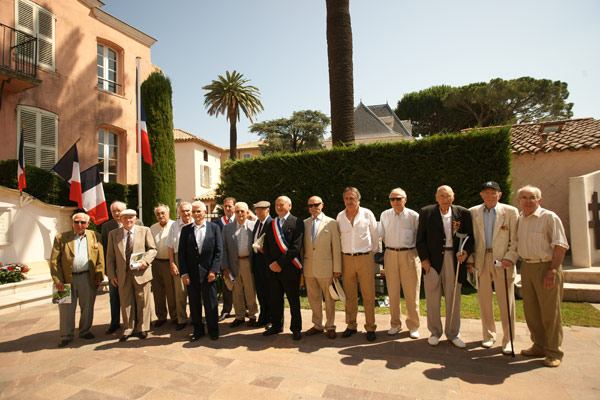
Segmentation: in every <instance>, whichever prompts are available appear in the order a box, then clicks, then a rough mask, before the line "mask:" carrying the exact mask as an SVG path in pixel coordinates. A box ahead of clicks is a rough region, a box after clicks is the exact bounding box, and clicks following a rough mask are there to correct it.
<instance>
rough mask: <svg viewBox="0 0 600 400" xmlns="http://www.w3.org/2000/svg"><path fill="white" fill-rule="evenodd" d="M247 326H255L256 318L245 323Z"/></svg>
mask: <svg viewBox="0 0 600 400" xmlns="http://www.w3.org/2000/svg"><path fill="white" fill-rule="evenodd" d="M246 325H248V326H256V318H250V319H249V320H248V322H246Z"/></svg>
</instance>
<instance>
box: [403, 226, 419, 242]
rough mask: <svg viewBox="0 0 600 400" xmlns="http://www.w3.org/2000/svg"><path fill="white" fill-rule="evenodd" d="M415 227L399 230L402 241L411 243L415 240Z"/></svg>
mask: <svg viewBox="0 0 600 400" xmlns="http://www.w3.org/2000/svg"><path fill="white" fill-rule="evenodd" d="M415 235H416V229H415V228H402V230H401V231H400V237H401V238H402V242H404V243H413V242H414V241H415Z"/></svg>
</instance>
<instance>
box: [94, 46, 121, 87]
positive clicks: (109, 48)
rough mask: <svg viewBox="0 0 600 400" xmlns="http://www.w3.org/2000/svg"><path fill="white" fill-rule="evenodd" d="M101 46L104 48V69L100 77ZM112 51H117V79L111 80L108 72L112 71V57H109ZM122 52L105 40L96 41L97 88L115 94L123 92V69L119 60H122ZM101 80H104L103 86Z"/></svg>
mask: <svg viewBox="0 0 600 400" xmlns="http://www.w3.org/2000/svg"><path fill="white" fill-rule="evenodd" d="M99 47H102V48H103V51H102V53H103V54H102V61H103V62H102V69H103V76H102V77H100V74H99V73H98V68H99V67H100V65H99V64H98V57H99V56H100V54H99V53H98V50H99ZM109 51H112V52H113V53H115V60H114V62H115V70H114V72H115V81H111V80H110V79H109V76H108V74H109V73H110V71H111V69H110V68H109V62H110V58H109V57H108V52H109ZM121 54H122V52H121V51H120V50H119V49H118V48H115V47H114V46H111V45H110V44H108V43H106V42H103V41H97V42H96V77H97V80H98V82H97V86H96V87H97V88H98V89H99V90H103V91H105V92H109V93H113V94H121V84H120V83H119V81H120V79H119V78H120V76H119V75H120V71H121V69H120V68H119V62H120V60H121ZM100 80H102V87H101V86H100V82H99V81H100ZM111 84H113V85H114V87H115V90H114V91H112V90H110V85H111Z"/></svg>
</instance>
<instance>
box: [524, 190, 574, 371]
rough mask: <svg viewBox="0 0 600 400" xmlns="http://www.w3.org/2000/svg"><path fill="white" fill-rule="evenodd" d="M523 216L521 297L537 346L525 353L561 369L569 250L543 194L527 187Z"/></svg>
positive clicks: (562, 232)
mask: <svg viewBox="0 0 600 400" xmlns="http://www.w3.org/2000/svg"><path fill="white" fill-rule="evenodd" d="M517 198H518V201H519V204H520V205H521V209H522V212H521V214H520V216H519V224H518V228H517V237H518V242H517V252H518V253H519V257H521V260H522V263H521V285H522V286H521V294H522V296H523V311H524V312H525V320H526V321H527V327H528V328H529V332H530V333H531V341H532V342H533V345H532V346H531V347H530V348H528V349H524V350H521V354H522V355H524V356H527V357H545V359H544V365H545V366H547V367H558V366H559V365H560V363H561V361H562V358H563V355H564V353H563V351H562V350H561V348H560V346H561V344H562V338H563V332H562V315H561V310H560V305H561V303H562V293H563V272H562V266H561V264H562V261H563V259H564V258H565V253H566V252H567V250H568V249H569V244H568V243H567V237H566V235H565V230H564V228H563V225H562V222H561V221H560V218H558V215H556V214H555V213H554V212H552V211H549V210H546V209H544V208H542V207H541V206H540V204H541V203H542V192H541V190H540V189H538V188H537V187H534V186H525V187H522V188H521V189H519V191H518V192H517Z"/></svg>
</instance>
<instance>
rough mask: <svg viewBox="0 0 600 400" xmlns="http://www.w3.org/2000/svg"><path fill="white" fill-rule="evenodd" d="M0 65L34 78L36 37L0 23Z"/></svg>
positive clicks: (35, 69)
mask: <svg viewBox="0 0 600 400" xmlns="http://www.w3.org/2000/svg"><path fill="white" fill-rule="evenodd" d="M0 30H1V32H2V42H1V43H0V46H2V47H1V49H0V51H1V54H0V67H2V68H6V69H9V70H11V71H15V72H19V73H21V74H24V75H27V76H30V77H33V78H35V77H36V76H37V39H36V38H35V37H34V36H31V35H29V34H27V33H25V32H21V31H20V30H17V29H15V28H11V27H10V26H6V25H4V24H1V23H0Z"/></svg>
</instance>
